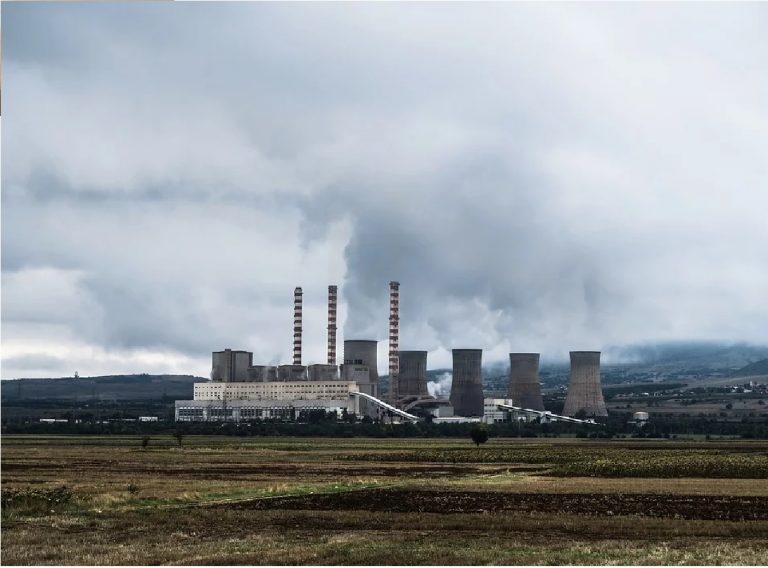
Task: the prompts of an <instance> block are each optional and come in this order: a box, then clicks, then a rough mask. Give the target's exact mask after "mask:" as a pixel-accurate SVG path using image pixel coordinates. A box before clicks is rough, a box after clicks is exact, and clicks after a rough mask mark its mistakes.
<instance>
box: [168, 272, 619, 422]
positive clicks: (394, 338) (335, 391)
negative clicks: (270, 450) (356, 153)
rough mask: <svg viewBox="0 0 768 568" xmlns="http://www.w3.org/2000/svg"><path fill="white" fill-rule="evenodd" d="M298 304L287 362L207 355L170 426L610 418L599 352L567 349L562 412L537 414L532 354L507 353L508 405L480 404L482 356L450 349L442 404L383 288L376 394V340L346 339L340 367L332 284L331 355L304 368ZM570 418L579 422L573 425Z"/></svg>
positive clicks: (395, 298)
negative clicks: (384, 345) (385, 324)
mask: <svg viewBox="0 0 768 568" xmlns="http://www.w3.org/2000/svg"><path fill="white" fill-rule="evenodd" d="M302 298H303V292H302V289H301V288H300V287H298V288H296V289H295V290H294V304H293V361H292V363H291V364H290V365H254V364H253V353H251V352H249V351H240V350H233V349H225V350H223V351H215V352H213V360H212V367H211V380H210V381H208V382H204V383H197V384H195V388H194V396H193V400H177V401H176V420H177V421H233V422H240V421H249V420H256V419H262V420H264V419H267V420H268V419H279V420H294V419H298V418H300V417H301V416H302V413H305V412H308V411H313V410H322V411H325V412H335V413H336V414H337V415H339V416H343V415H346V416H349V415H354V416H356V417H369V418H372V419H388V420H391V421H416V420H423V419H427V420H432V421H434V422H480V421H483V422H488V423H492V422H504V421H510V420H541V421H569V422H594V420H593V418H595V417H604V416H607V411H606V407H605V402H604V400H603V393H602V388H601V385H600V352H599V351H572V352H571V353H570V357H571V378H570V385H569V388H568V394H567V398H566V401H565V406H564V409H563V415H556V414H553V413H551V412H547V411H545V410H544V404H543V400H542V396H541V384H540V381H539V354H538V353H510V354H509V362H510V368H509V384H508V388H507V398H505V399H496V398H486V397H485V395H484V392H483V381H482V373H481V371H482V355H483V350H482V349H454V350H453V383H452V386H451V392H450V396H449V397H448V398H440V397H433V396H431V395H429V392H428V390H427V351H401V350H400V349H399V328H400V284H399V283H398V282H390V284H389V298H390V302H389V308H390V309H389V359H388V361H389V369H388V373H389V391H388V395H387V400H386V401H384V400H382V398H381V397H380V394H379V373H378V368H377V351H378V341H376V340H369V339H347V340H345V341H344V352H343V363H342V364H341V365H339V364H338V362H337V357H336V330H337V327H336V316H337V306H338V288H337V286H328V349H327V353H328V358H327V361H326V363H323V364H313V365H309V366H305V365H303V364H302V354H301V347H302V333H303V326H302ZM575 417H577V418H575Z"/></svg>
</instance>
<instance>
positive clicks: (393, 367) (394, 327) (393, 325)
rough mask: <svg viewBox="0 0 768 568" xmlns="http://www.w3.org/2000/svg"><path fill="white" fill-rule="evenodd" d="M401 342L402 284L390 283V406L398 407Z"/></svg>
mask: <svg viewBox="0 0 768 568" xmlns="http://www.w3.org/2000/svg"><path fill="white" fill-rule="evenodd" d="M399 341H400V282H394V281H392V282H390V283H389V404H391V405H392V406H397V400H398V399H399V398H400V388H399V387H400V377H399V369H400V366H399V363H400V361H399V359H398V356H397V351H398V343H399Z"/></svg>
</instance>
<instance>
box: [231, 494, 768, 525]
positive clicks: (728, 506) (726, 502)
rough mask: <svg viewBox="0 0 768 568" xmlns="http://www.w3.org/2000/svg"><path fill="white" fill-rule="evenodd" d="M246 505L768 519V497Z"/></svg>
mask: <svg viewBox="0 0 768 568" xmlns="http://www.w3.org/2000/svg"><path fill="white" fill-rule="evenodd" d="M228 507H237V508H243V509H294V510H362V511H391V512H399V513H408V512H423V513H446V514H450V513H496V512H506V511H509V512H510V513H529V512H541V513H567V514H576V515H606V516H615V515H640V516H646V517H668V518H674V519H701V520H721V521H745V520H768V497H754V496H752V497H730V496H716V497H715V496H706V495H647V494H599V493H586V494H585V493H582V494H551V493H549V494H547V493H515V494H514V495H511V494H506V495H505V494H503V493H501V494H500V493H498V492H487V491H484V492H481V491H429V490H427V491H421V490H407V489H369V490H361V491H350V492H347V493H338V494H325V495H306V496H300V497H280V498H272V499H256V500H252V501H247V502H240V503H238V504H236V505H228Z"/></svg>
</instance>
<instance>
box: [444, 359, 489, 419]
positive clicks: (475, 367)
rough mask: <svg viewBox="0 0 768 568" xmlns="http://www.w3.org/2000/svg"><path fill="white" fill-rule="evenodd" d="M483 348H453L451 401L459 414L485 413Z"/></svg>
mask: <svg viewBox="0 0 768 568" xmlns="http://www.w3.org/2000/svg"><path fill="white" fill-rule="evenodd" d="M482 361H483V350H482V349H454V350H453V383H452V384H451V396H450V401H451V405H452V406H453V412H454V414H455V415H457V416H482V415H483V377H482V374H481V371H482Z"/></svg>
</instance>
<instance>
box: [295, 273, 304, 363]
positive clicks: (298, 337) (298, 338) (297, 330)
mask: <svg viewBox="0 0 768 568" xmlns="http://www.w3.org/2000/svg"><path fill="white" fill-rule="evenodd" d="M301 296H302V292H301V287H300V286H298V287H296V289H295V290H294V291H293V364H294V365H301V332H302V326H301Z"/></svg>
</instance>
